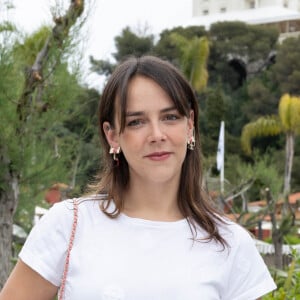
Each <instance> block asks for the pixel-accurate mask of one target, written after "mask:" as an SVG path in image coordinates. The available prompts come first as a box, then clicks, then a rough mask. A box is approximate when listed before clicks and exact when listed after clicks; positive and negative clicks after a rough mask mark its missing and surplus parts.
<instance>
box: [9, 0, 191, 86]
mask: <svg viewBox="0 0 300 300" xmlns="http://www.w3.org/2000/svg"><path fill="white" fill-rule="evenodd" d="M94 1H95V7H94V9H93V10H92V13H91V16H90V17H89V20H88V22H87V32H86V34H85V35H84V40H85V42H84V43H85V46H84V61H85V65H86V69H88V57H89V56H90V55H92V56H94V58H95V59H111V54H112V53H113V52H114V38H115V37H116V36H117V35H119V34H120V33H121V31H122V29H123V28H125V27H126V26H129V27H130V28H132V29H133V30H138V29H141V30H143V29H145V28H147V33H149V34H154V35H155V37H156V38H158V36H159V33H160V32H161V31H162V30H164V29H167V28H172V27H175V26H186V25H187V24H188V23H189V20H191V19H192V0H151V1H146V0H94ZM13 3H14V5H15V7H16V9H14V10H13V13H12V12H11V13H10V16H9V17H10V18H11V19H12V20H13V21H14V22H15V23H16V24H17V25H18V26H19V28H22V29H23V30H24V31H25V32H27V33H31V32H33V31H34V30H36V29H38V28H39V27H40V26H41V25H43V24H51V20H52V17H51V12H50V4H55V3H59V4H62V5H63V4H65V5H66V6H68V5H69V3H70V2H69V0H26V1H24V0H14V1H13ZM86 72H87V83H88V85H89V86H91V87H95V88H97V86H99V84H98V80H99V77H98V76H96V75H95V74H94V75H90V74H88V73H89V72H88V71H86Z"/></svg>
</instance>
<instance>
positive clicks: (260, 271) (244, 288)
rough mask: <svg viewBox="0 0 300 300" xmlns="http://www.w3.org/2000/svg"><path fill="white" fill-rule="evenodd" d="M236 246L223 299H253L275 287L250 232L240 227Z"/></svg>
mask: <svg viewBox="0 0 300 300" xmlns="http://www.w3.org/2000/svg"><path fill="white" fill-rule="evenodd" d="M236 236H237V237H238V246H237V247H236V249H235V250H233V252H234V254H233V257H232V258H231V259H232V261H231V266H232V267H231V272H230V275H229V278H228V282H227V288H226V290H225V293H224V294H225V295H226V296H225V297H224V298H222V299H225V300H255V299H258V298H260V297H261V296H263V295H265V294H267V293H269V292H271V291H272V290H274V289H276V285H275V283H274V280H273V279H272V277H271V275H270V273H269V270H268V268H267V266H266V264H265V262H264V260H263V259H262V257H261V255H260V254H259V252H258V250H257V248H256V246H255V243H254V240H253V239H252V238H251V236H250V234H249V233H248V232H247V231H246V230H244V229H242V228H240V229H239V230H238V231H237V233H236Z"/></svg>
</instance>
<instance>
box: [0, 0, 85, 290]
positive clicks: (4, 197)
mask: <svg viewBox="0 0 300 300" xmlns="http://www.w3.org/2000/svg"><path fill="white" fill-rule="evenodd" d="M83 9H84V0H71V1H70V6H69V9H68V10H67V11H66V13H65V15H64V16H61V17H58V18H56V19H55V20H54V21H55V26H54V27H53V29H52V33H51V34H50V36H49V37H48V39H47V40H46V42H45V44H44V46H43V48H42V50H41V51H40V52H39V53H37V56H36V59H35V62H34V64H33V65H32V67H31V68H29V69H28V70H27V74H26V77H25V78H26V80H25V84H24V88H23V91H22V93H21V96H20V98H19V99H18V104H17V108H16V111H17V114H18V117H19V121H20V124H19V126H18V127H17V132H16V137H13V138H15V139H17V141H18V143H17V144H18V147H19V148H18V155H19V157H21V155H22V151H23V147H22V145H23V143H22V141H23V139H25V138H28V136H27V137H26V126H27V123H28V121H29V120H30V114H31V113H32V107H31V105H32V95H33V94H34V92H35V91H36V89H37V88H38V87H39V86H40V85H41V84H42V83H43V80H44V78H43V68H45V66H47V62H48V60H49V51H50V49H51V48H57V47H58V48H60V49H63V43H64V41H65V40H66V39H67V37H68V35H69V31H70V28H71V27H72V26H73V25H74V24H75V22H76V20H77V19H78V17H80V15H81V14H82V12H83ZM61 54H62V51H61ZM57 59H59V57H58V58H57ZM55 66H56V65H55ZM39 91H40V92H42V89H40V90H39ZM41 96H42V95H41V94H40V93H38V99H37V100H39V101H40V99H41ZM5 145H6V143H5V141H0V289H1V288H2V287H3V285H4V283H5V281H6V279H7V277H8V275H9V272H10V269H11V266H10V262H11V253H12V251H11V250H12V229H13V216H14V212H15V210H16V207H17V201H18V194H19V188H18V183H19V180H18V178H19V176H18V174H20V173H21V170H20V166H16V165H14V162H11V160H10V158H9V152H8V150H7V149H6V147H5ZM17 168H18V172H19V173H15V172H14V169H17Z"/></svg>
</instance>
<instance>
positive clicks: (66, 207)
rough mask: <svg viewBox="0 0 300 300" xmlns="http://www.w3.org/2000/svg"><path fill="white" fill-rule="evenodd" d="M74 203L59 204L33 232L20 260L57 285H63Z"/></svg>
mask: <svg viewBox="0 0 300 300" xmlns="http://www.w3.org/2000/svg"><path fill="white" fill-rule="evenodd" d="M72 222H73V205H72V202H71V201H67V200H66V201H63V202H60V203H57V204H55V205H54V206H53V207H52V208H50V210H49V211H48V212H47V213H46V214H45V215H44V216H43V217H42V218H41V220H40V221H39V222H38V223H37V224H36V225H35V226H34V227H33V229H32V230H31V232H30V234H29V236H28V238H27V240H26V242H25V244H24V246H23V248H22V250H21V252H20V254H19V258H20V259H21V260H22V261H23V262H24V263H25V264H27V265H28V266H29V267H31V268H32V269H33V270H35V271H36V272H37V273H39V274H40V275H41V276H42V277H43V278H45V279H46V280H48V281H50V282H51V283H52V284H54V285H55V286H59V285H60V281H61V277H62V273H63V268H64V262H65V257H66V251H67V247H68V242H69V237H70V234H71V230H72Z"/></svg>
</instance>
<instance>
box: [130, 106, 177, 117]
mask: <svg viewBox="0 0 300 300" xmlns="http://www.w3.org/2000/svg"><path fill="white" fill-rule="evenodd" d="M172 110H177V108H176V107H175V106H171V107H166V108H163V109H161V110H160V113H166V112H169V111H172ZM144 114H145V112H144V111H127V112H126V114H125V116H126V117H136V116H142V115H144Z"/></svg>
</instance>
